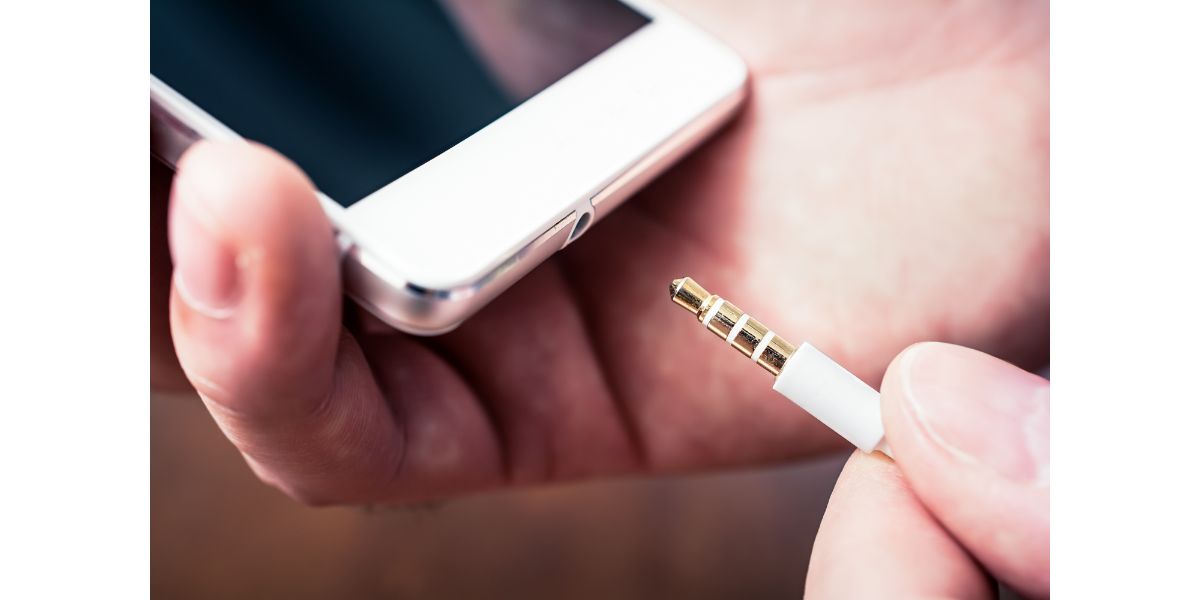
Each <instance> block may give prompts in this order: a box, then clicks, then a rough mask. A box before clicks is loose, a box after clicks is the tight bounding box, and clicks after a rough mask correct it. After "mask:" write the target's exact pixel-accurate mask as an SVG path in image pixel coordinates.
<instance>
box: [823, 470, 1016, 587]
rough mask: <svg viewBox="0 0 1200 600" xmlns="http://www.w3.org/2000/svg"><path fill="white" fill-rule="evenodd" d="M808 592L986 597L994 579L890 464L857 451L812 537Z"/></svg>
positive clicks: (839, 479)
mask: <svg viewBox="0 0 1200 600" xmlns="http://www.w3.org/2000/svg"><path fill="white" fill-rule="evenodd" d="M804 595H805V597H806V598H917V597H921V598H990V597H992V596H994V586H993V584H992V583H991V581H990V580H989V579H988V577H987V576H986V575H985V574H984V573H983V572H982V571H980V569H979V567H978V565H977V564H976V563H975V562H974V561H973V560H972V559H971V556H970V555H969V554H967V553H966V551H964V550H963V549H962V547H960V546H959V545H958V544H957V543H956V542H955V541H954V539H953V538H952V537H951V536H950V534H948V533H947V532H946V531H945V530H944V529H943V528H942V526H941V525H939V524H938V522H937V520H936V519H934V518H933V516H932V515H930V514H929V512H928V511H926V510H925V507H923V506H922V505H921V502H920V501H919V500H917V498H916V496H914V495H913V493H912V490H911V489H909V487H908V483H907V482H906V481H905V480H904V477H903V476H902V475H901V474H900V471H899V469H898V468H897V467H896V465H895V464H894V463H892V462H891V461H889V460H887V459H886V458H884V457H882V456H881V455H879V454H870V455H867V454H863V453H861V452H855V453H854V454H853V455H851V457H850V460H849V461H848V462H847V463H846V468H845V469H843V470H842V475H841V476H840V477H839V478H838V481H837V485H836V486H835V487H834V489H833V494H832V495H831V496H830V498H829V506H828V507H827V508H826V509H825V517H824V518H823V519H822V520H821V528H820V530H819V531H818V532H817V539H816V541H815V542H814V544H813V553H812V559H811V562H810V563H809V567H808V581H807V583H806V584H805V594H804Z"/></svg>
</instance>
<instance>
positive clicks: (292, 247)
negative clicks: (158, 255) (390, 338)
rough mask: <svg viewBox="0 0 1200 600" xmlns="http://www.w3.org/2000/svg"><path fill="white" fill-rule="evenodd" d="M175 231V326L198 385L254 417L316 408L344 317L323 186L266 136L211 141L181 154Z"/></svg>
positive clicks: (178, 346) (185, 360)
mask: <svg viewBox="0 0 1200 600" xmlns="http://www.w3.org/2000/svg"><path fill="white" fill-rule="evenodd" d="M169 229H170V246H171V256H172V259H173V261H174V263H175V271H174V277H173V281H172V288H173V290H172V298H171V328H172V333H173V337H174V342H175V349H176V352H177V353H178V355H179V358H180V362H181V364H182V365H183V367H184V370H185V372H186V373H187V375H188V377H189V379H191V381H192V383H193V385H195V386H196V388H197V390H198V391H199V392H200V393H201V395H203V396H205V397H206V398H207V399H209V400H213V401H216V402H217V403H218V404H222V405H224V408H225V409H228V410H231V411H234V412H237V413H238V414H240V415H243V416H246V417H256V416H262V415H263V413H267V412H271V413H278V412H281V411H290V410H295V411H299V412H304V411H311V410H312V406H311V403H313V402H317V401H320V399H321V397H322V393H321V391H322V390H325V389H328V387H329V384H330V382H331V380H332V372H333V368H334V357H335V351H336V348H337V341H338V334H339V330H340V324H341V321H340V311H341V307H340V306H341V297H340V294H339V285H338V271H337V252H336V246H335V244H334V240H333V233H332V229H331V227H330V225H329V222H328V220H327V219H326V218H325V216H324V214H323V213H322V211H321V207H320V205H319V204H318V203H317V199H316V196H315V194H314V192H313V191H312V185H311V184H310V183H308V180H307V179H306V178H305V177H304V175H303V174H301V173H300V171H299V170H298V169H296V168H295V167H294V166H292V165H291V163H289V162H287V161H286V160H284V159H283V158H282V157H280V156H279V155H277V154H275V153H274V152H273V151H271V150H269V149H267V148H264V147H262V146H258V145H256V144H247V143H240V142H231V143H213V142H200V143H197V144H196V145H194V146H192V148H191V149H189V150H188V152H187V153H186V154H185V155H184V156H183V158H182V159H181V160H180V163H179V169H178V173H177V175H176V177H175V185H174V189H173V191H172V196H171V207H170V215H169ZM314 392H315V393H314ZM280 397H287V398H289V400H291V401H290V402H287V403H279V402H276V401H275V400H276V399H277V398H280ZM297 399H303V400H302V401H297ZM305 404H309V406H305ZM210 408H211V407H210ZM272 416H275V415H272Z"/></svg>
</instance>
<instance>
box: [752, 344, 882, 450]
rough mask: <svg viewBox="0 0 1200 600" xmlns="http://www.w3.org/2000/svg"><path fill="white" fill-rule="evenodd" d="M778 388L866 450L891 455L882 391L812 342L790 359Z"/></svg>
mask: <svg viewBox="0 0 1200 600" xmlns="http://www.w3.org/2000/svg"><path fill="white" fill-rule="evenodd" d="M775 391H777V392H779V393H780V394H783V395H784V396H786V397H787V398H788V399H789V400H791V401H792V402H795V403H796V404H797V405H799V406H800V408H803V409H804V410H806V411H808V412H809V414H811V415H812V416H814V417H816V418H817V419H819V420H820V421H821V422H822V423H824V424H825V425H827V426H829V428H830V429H832V430H834V431H836V432H837V433H838V435H841V436H842V437H844V438H846V439H847V440H850V443H852V444H854V445H855V446H858V448H859V449H860V450H862V451H863V452H874V451H876V450H878V451H880V452H883V453H884V454H886V455H888V456H891V455H892V450H891V448H890V447H888V445H887V440H885V439H884V437H883V414H882V413H881V412H880V408H879V392H877V391H875V390H874V389H873V388H871V386H869V385H867V384H866V383H863V381H862V380H861V379H859V378H857V377H855V376H854V374H853V373H851V372H850V371H847V370H846V369H845V368H843V367H842V365H839V364H837V363H836V362H834V361H833V359H831V358H829V357H828V356H825V354H824V353H822V352H821V351H820V350H817V349H816V348H815V347H813V346H812V345H811V344H809V343H807V342H805V343H804V344H802V345H801V346H800V347H799V348H797V349H796V352H794V353H793V354H792V355H791V356H790V357H789V358H788V359H787V362H786V363H784V365H783V371H782V372H780V373H779V376H778V377H776V378H775Z"/></svg>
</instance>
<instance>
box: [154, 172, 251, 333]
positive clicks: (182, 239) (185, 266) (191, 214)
mask: <svg viewBox="0 0 1200 600" xmlns="http://www.w3.org/2000/svg"><path fill="white" fill-rule="evenodd" d="M197 193H198V190H195V189H194V186H190V185H189V182H188V181H185V180H182V179H180V180H177V181H176V194H175V198H173V202H172V204H171V219H170V230H171V235H170V247H171V259H172V262H173V263H174V270H175V271H174V275H173V277H174V280H175V290H176V292H177V293H178V294H179V297H180V298H181V299H182V300H183V301H184V302H185V303H187V305H188V306H190V307H191V308H193V309H195V310H196V311H198V312H200V313H203V314H205V315H208V316H209V317H212V318H215V319H225V318H228V317H229V316H231V315H232V314H233V309H234V306H235V304H236V301H237V290H238V268H237V262H236V259H237V257H236V254H235V253H234V251H233V249H232V248H230V246H229V245H228V244H227V243H226V242H224V241H223V240H221V239H220V238H219V237H218V236H217V235H216V234H215V232H214V231H213V228H214V224H213V223H210V222H206V221H208V220H206V219H203V218H201V217H199V216H198V215H197V208H196V207H193V206H191V204H192V203H194V202H197V201H199V200H200V199H199V198H197V197H195V195H196V194H197ZM189 196H190V197H189Z"/></svg>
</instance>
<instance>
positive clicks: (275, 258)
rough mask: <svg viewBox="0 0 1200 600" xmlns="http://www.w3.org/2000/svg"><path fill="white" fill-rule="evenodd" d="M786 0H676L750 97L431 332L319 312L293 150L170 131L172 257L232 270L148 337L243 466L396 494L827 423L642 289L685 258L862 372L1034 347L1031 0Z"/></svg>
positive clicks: (309, 482) (573, 468)
mask: <svg viewBox="0 0 1200 600" xmlns="http://www.w3.org/2000/svg"><path fill="white" fill-rule="evenodd" d="M806 6H807V9H806V12H805V13H804V14H803V15H802V16H801V15H790V14H786V13H780V12H779V9H778V7H774V6H773V5H767V4H762V5H758V4H754V3H751V4H745V3H742V4H739V5H737V6H733V5H731V4H728V3H711V4H694V3H690V4H687V5H685V6H684V7H683V9H684V10H686V11H688V13H687V16H688V17H689V18H691V19H693V20H695V21H696V22H697V23H698V24H699V25H700V26H702V27H704V28H706V29H708V30H710V31H712V32H713V33H714V34H715V35H717V36H719V37H720V38H722V39H723V40H725V41H726V42H727V43H729V44H731V45H732V46H734V47H735V48H736V49H737V50H738V51H739V53H740V54H742V55H743V56H745V57H746V58H747V60H748V61H749V62H750V64H751V69H752V72H754V73H755V78H754V82H755V86H754V92H753V94H752V102H751V104H750V105H749V106H748V110H747V111H746V112H745V113H744V114H743V115H742V116H741V117H740V118H739V119H738V120H736V121H735V122H734V123H733V125H732V126H731V127H730V128H729V129H727V130H726V131H724V132H723V133H722V134H721V135H720V136H719V137H717V138H716V139H714V140H713V141H712V142H711V143H710V144H708V145H706V146H705V147H703V148H702V149H701V150H700V151H698V152H697V153H696V154H695V155H693V156H691V157H689V158H688V159H686V160H685V161H684V162H683V163H681V164H680V165H679V166H678V167H677V168H675V169H673V170H671V171H670V172H668V173H667V174H666V175H664V176H663V177H662V178H661V179H660V180H659V181H657V182H655V183H654V184H653V185H651V186H650V187H649V188H648V189H646V190H645V191H644V192H643V193H642V194H640V195H639V196H638V197H637V198H635V199H634V200H632V201H631V202H629V203H628V204H627V205H626V206H624V207H623V208H621V209H620V210H616V211H614V212H613V213H612V214H611V215H610V216H609V217H608V218H606V219H605V221H603V222H600V223H599V224H598V225H597V226H596V228H595V229H594V230H592V231H590V232H589V233H588V234H587V235H586V236H584V237H583V238H580V239H579V241H578V243H576V244H573V245H572V246H571V247H570V248H569V249H568V250H567V251H566V252H563V253H562V254H561V255H558V256H555V257H553V258H551V259H549V260H548V261H546V263H545V264H544V265H543V266H542V267H541V268H539V269H536V270H534V271H533V272H531V273H530V274H529V275H528V276H527V277H525V278H524V279H522V280H521V281H519V282H518V283H516V284H515V285H514V286H513V287H512V288H511V289H510V290H509V291H508V292H506V293H504V294H503V295H501V296H499V297H498V298H497V299H496V300H495V301H494V302H492V303H491V304H489V305H488V306H487V307H486V308H484V309H482V310H481V311H480V312H479V313H478V314H477V315H475V316H474V317H473V318H471V319H469V320H467V321H466V322H465V323H464V324H463V325H462V326H461V327H460V328H459V329H457V330H455V331H453V332H451V333H449V334H447V335H445V336H441V337H438V338H416V337H412V336H409V335H405V334H401V333H397V332H383V333H379V332H375V333H371V332H368V331H365V330H364V328H362V327H361V326H360V321H359V320H358V319H357V318H354V317H352V318H350V319H349V320H346V321H343V314H344V313H347V312H349V313H353V312H354V311H353V310H347V305H346V304H345V303H344V301H343V300H342V295H341V291H340V282H339V281H338V280H339V278H340V265H339V261H338V257H337V253H336V249H335V242H334V238H333V233H332V232H331V231H330V230H329V227H328V226H327V221H326V220H324V212H323V210H324V209H323V207H322V206H321V205H320V204H319V203H318V201H317V200H316V199H315V197H314V195H313V194H312V189H311V187H308V186H310V185H311V184H310V182H309V181H308V180H307V179H306V178H305V176H304V175H303V174H302V173H301V172H300V171H299V170H298V169H296V168H295V167H294V166H292V165H291V164H290V163H288V162H287V161H285V160H284V159H282V158H280V157H279V155H277V154H275V153H273V152H271V151H269V150H266V149H264V148H262V147H258V146H248V145H245V144H241V143H237V144H229V143H218V144H207V145H204V146H201V147H198V148H196V149H194V150H193V151H192V152H191V153H190V154H189V156H187V157H185V158H184V160H183V163H182V166H181V168H180V172H179V176H178V180H177V181H176V183H175V191H174V198H173V199H172V214H171V220H172V223H173V224H172V231H171V244H172V249H173V254H172V256H173V257H174V259H175V261H176V262H177V263H178V267H180V268H182V267H184V266H185V263H187V261H193V262H192V263H191V266H197V265H199V266H200V267H201V271H200V272H201V273H202V275H201V277H204V278H208V279H204V280H202V281H208V283H209V284H220V285H225V284H227V283H228V284H229V285H231V286H232V289H235V290H238V292H236V294H240V295H237V296H236V297H237V300H236V301H235V302H234V303H232V304H224V305H222V304H219V303H218V304H217V306H216V308H218V309H219V310H215V311H213V310H206V309H204V308H202V307H197V306H194V305H193V304H191V303H189V302H188V301H186V299H185V298H184V297H183V295H181V294H180V293H179V286H178V285H177V286H176V287H175V292H174V293H173V297H172V310H171V324H172V331H173V333H174V340H173V341H174V345H175V348H176V349H177V350H178V353H179V357H180V359H181V361H182V364H183V367H184V370H185V371H186V372H187V373H188V376H189V378H190V381H191V383H192V384H193V385H195V386H196V387H197V389H199V390H200V392H201V393H202V395H203V396H204V397H205V398H206V403H207V405H208V406H209V408H210V410H211V411H212V413H213V415H214V417H215V418H216V420H217V422H218V423H219V424H220V425H221V427H222V428H223V429H224V430H225V431H226V432H227V433H228V435H229V437H230V438H231V439H232V440H233V441H234V443H235V444H236V445H237V446H238V448H239V449H240V450H241V451H242V452H243V454H245V455H246V457H247V462H248V463H249V464H250V465H251V467H252V468H253V469H254V470H255V472H256V473H257V474H258V475H259V476H260V477H261V478H262V479H264V480H265V481H267V482H270V483H271V484H273V485H276V486H278V487H279V488H281V489H284V490H285V491H287V492H288V493H290V494H292V495H293V496H295V497H297V498H300V499H302V500H305V501H309V502H314V503H331V502H372V501H397V500H405V499H417V498H436V497H445V496H449V495H454V494H460V493H467V492H472V491H479V490H483V489H490V488H495V487H499V486H504V485H510V484H523V483H537V482H548V481H569V480H575V479H580V478H587V477H595V476H600V475H607V474H617V473H635V472H641V473H645V472H668V471H680V470H694V469H702V468H714V467H720V466H731V465H745V464H754V463H761V462H767V461H779V460H785V459H791V458H796V457H801V456H805V455H808V454H811V453H813V452H817V451H819V450H821V449H826V448H830V447H834V446H836V445H837V444H838V443H839V442H838V441H837V440H836V439H835V438H834V437H833V436H832V435H831V434H829V433H828V432H827V431H826V430H824V429H823V428H822V427H821V426H820V425H819V424H817V423H816V422H814V421H813V420H811V419H810V418H808V417H807V416H806V415H804V414H803V412H802V411H798V410H796V409H795V408H794V407H793V406H792V405H791V404H790V403H788V402H786V401H780V399H779V398H778V397H777V396H775V395H774V394H773V393H772V392H771V391H770V389H769V388H770V386H769V385H763V386H753V387H747V386H740V385H738V383H739V382H741V381H744V380H745V378H746V377H748V376H762V377H768V376H767V375H766V374H762V373H759V372H758V371H757V370H756V367H755V366H754V365H753V364H750V363H748V362H746V361H730V360H728V356H727V355H726V353H727V352H728V349H727V348H722V347H720V344H712V345H710V344H696V343H694V342H695V335H696V332H695V328H694V325H693V324H691V323H688V322H685V321H686V320H680V319H678V315H677V314H675V313H674V312H673V311H674V310H676V309H674V308H673V307H672V306H671V305H670V303H667V302H665V301H664V299H663V296H664V289H663V285H664V281H669V280H670V279H671V278H672V277H675V276H677V275H678V274H679V273H683V272H687V273H689V274H692V275H694V276H695V277H697V278H702V279H703V280H704V281H706V282H711V285H712V286H713V287H714V288H720V289H722V290H726V293H727V294H728V295H729V296H731V297H740V298H771V297H787V298H789V299H790V301H789V302H787V303H786V304H785V305H786V306H788V307H791V308H793V309H795V307H800V309H798V310H789V311H787V312H784V311H783V310H782V308H781V306H784V304H781V305H779V306H776V305H763V306H758V305H753V306H752V305H745V306H743V307H742V308H744V309H746V310H747V311H752V312H753V313H754V314H755V315H756V316H758V317H759V318H760V319H762V320H763V321H764V322H767V321H769V322H771V323H773V324H775V326H777V327H779V328H780V329H781V330H784V329H786V330H787V331H794V332H796V335H799V336H803V337H804V338H805V339H808V340H812V341H813V343H815V344H817V345H818V346H820V347H822V348H825V349H826V351H827V352H828V353H829V354H830V355H831V356H833V357H834V358H835V359H837V360H838V361H839V362H841V363H843V364H845V365H846V366H847V367H848V368H850V369H851V370H852V371H854V372H855V373H857V374H860V375H863V376H864V378H866V379H867V380H868V381H869V382H870V383H872V384H878V382H879V377H880V376H881V375H882V372H883V369H884V367H885V365H886V364H887V361H888V360H889V359H890V358H891V357H892V356H894V355H895V354H897V353H898V352H899V351H900V350H901V349H902V348H903V347H904V346H906V345H907V344H909V343H910V342H912V341H915V340H918V339H941V340H946V341H951V342H956V341H957V342H963V343H969V344H971V345H972V346H974V347H977V348H984V349H986V350H987V351H988V352H989V353H991V354H995V355H997V356H1000V357H1002V358H1004V359H1006V360H1009V361H1012V362H1016V363H1017V364H1019V365H1024V366H1026V367H1037V366H1040V365H1041V364H1042V362H1043V361H1044V358H1045V355H1046V348H1047V344H1046V333H1045V332H1046V327H1047V324H1048V298H1049V291H1048V289H1049V282H1048V277H1047V276H1046V270H1047V269H1048V267H1046V257H1047V252H1048V238H1047V230H1048V215H1047V198H1048V190H1047V176H1046V172H1047V171H1046V164H1047V161H1048V158H1047V154H1046V146H1045V140H1046V136H1047V130H1046V121H1045V115H1046V111H1047V110H1048V108H1047V105H1046V85H1047V84H1046V72H1047V71H1046V70H1047V65H1046V40H1047V38H1046V25H1047V18H1046V14H1045V6H1044V5H1043V4H1037V3H1033V4H1012V3H1007V2H994V3H984V4H982V5H978V6H973V8H972V9H971V10H968V11H961V10H956V11H950V12H946V13H943V12H942V10H943V9H942V8H940V7H935V6H932V5H929V6H926V5H913V4H895V5H887V6H885V7H872V8H870V9H869V10H868V9H866V8H863V7H858V6H856V5H850V4H847V3H845V2H838V1H832V0H831V1H830V2H818V3H816V4H809V5H806ZM881 11H882V12H881ZM933 22H938V23H949V24H950V25H947V27H949V29H948V30H950V29H953V30H954V31H957V32H959V33H961V34H962V35H956V36H941V37H936V36H934V37H931V36H929V35H926V34H927V33H928V32H927V30H926V29H925V28H926V27H927V24H928V23H933ZM951 25H952V26H951ZM968 34H969V35H968ZM914 40H918V41H916V42H915V41H914ZM155 174H156V175H157V176H164V175H169V172H165V170H156V171H155ZM152 187H153V188H155V189H165V187H166V186H161V187H157V186H152ZM185 210H186V211H188V212H184V211H185ZM193 213H194V216H195V218H196V219H197V220H198V221H199V223H200V225H198V226H197V227H189V226H187V225H185V226H182V227H181V226H180V225H181V223H179V222H177V221H179V220H180V219H181V218H184V217H185V216H186V217H188V218H191V217H192V216H193ZM201 226H202V227H206V228H202V227H201ZM154 252H155V253H159V254H160V255H161V253H162V252H164V250H163V249H155V251H154ZM189 253H190V254H189ZM782 257H787V259H786V260H783V259H782ZM221 261H224V262H221ZM231 274H232V275H231ZM174 277H175V278H176V282H177V283H178V282H180V281H182V282H184V286H185V287H187V286H191V287H196V288H199V286H201V285H205V284H204V283H201V282H196V283H191V282H190V280H188V279H186V278H188V277H189V275H187V274H185V273H184V272H183V271H182V270H180V271H178V272H177V273H176V274H175V276H174ZM226 277H228V279H226ZM230 281H232V283H229V282H230ZM191 293H192V294H193V295H195V296H199V295H200V294H201V292H200V291H199V289H195V290H192V292H191ZM156 306H158V308H159V309H160V310H162V309H165V306H164V305H162V304H158V305H156ZM372 331H374V330H372ZM163 350H169V346H164V345H162V344H159V345H157V346H156V351H158V352H161V351H163Z"/></svg>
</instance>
